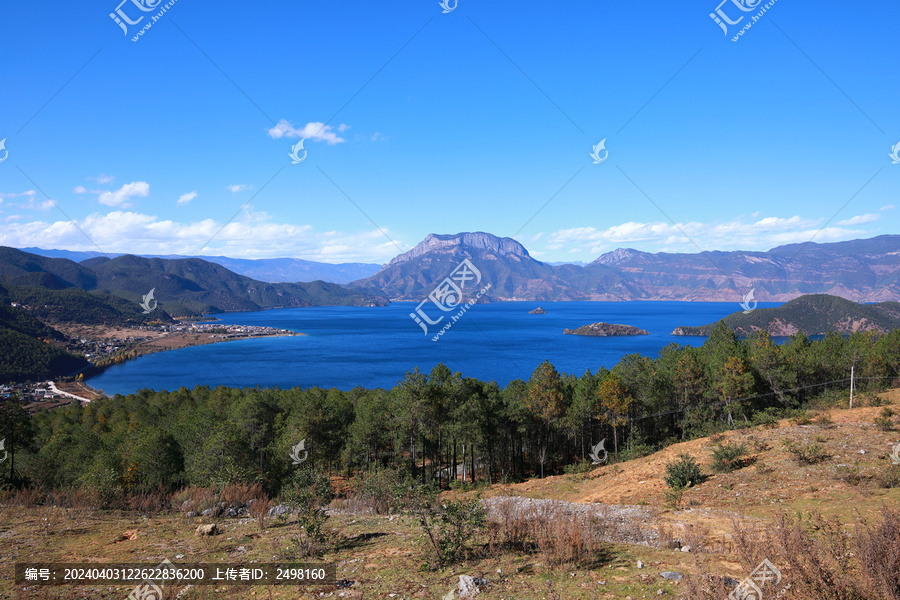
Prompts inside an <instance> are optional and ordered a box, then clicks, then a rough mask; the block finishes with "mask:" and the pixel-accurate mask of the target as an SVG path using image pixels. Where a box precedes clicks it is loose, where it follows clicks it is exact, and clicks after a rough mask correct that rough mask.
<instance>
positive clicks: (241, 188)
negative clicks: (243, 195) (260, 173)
mask: <svg viewBox="0 0 900 600" xmlns="http://www.w3.org/2000/svg"><path fill="white" fill-rule="evenodd" d="M225 189H226V190H231V193H232V194H237V193H238V192H243V191H244V190H249V189H250V186H249V185H247V184H245V183H240V184H237V185H226V186H225Z"/></svg>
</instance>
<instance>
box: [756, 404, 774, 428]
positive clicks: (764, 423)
mask: <svg viewBox="0 0 900 600" xmlns="http://www.w3.org/2000/svg"><path fill="white" fill-rule="evenodd" d="M775 413H776V410H775V409H773V408H767V409H766V410H763V411H760V412H755V413H753V416H752V417H751V421H750V422H751V423H752V424H753V426H755V427H765V428H766V429H774V428H775V427H778V416H777V415H776V414H775Z"/></svg>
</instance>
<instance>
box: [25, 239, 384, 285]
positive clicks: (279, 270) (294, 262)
mask: <svg viewBox="0 0 900 600" xmlns="http://www.w3.org/2000/svg"><path fill="white" fill-rule="evenodd" d="M21 250H22V251H23V252H28V253H30V254H37V255H39V256H44V257H47V258H67V259H69V260H72V261H75V262H82V261H85V260H89V259H92V258H98V257H107V258H117V257H119V256H125V254H126V253H116V252H112V253H104V252H76V251H72V250H46V249H43V248H21ZM136 256H137V255H136ZM140 258H165V259H170V260H178V259H184V258H200V259H202V260H205V261H207V262H211V263H215V264H217V265H221V266H223V267H225V268H226V269H228V270H229V271H233V272H235V273H237V274H238V275H244V276H245V277H251V278H253V279H257V280H259V281H266V282H269V283H295V282H311V281H327V282H329V283H341V284H343V283H350V282H351V281H354V280H356V279H362V278H364V277H369V276H371V275H374V274H375V273H377V272H378V270H379V269H380V268H381V265H379V264H374V263H336V264H332V263H323V262H316V261H312V260H303V259H300V258H258V259H248V258H230V257H228V256H201V257H196V256H182V255H177V254H171V255H140Z"/></svg>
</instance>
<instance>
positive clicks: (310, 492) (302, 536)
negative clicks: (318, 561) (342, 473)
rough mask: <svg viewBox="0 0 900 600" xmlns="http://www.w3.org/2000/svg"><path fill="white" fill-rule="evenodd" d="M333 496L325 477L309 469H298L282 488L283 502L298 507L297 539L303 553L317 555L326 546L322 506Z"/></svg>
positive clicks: (326, 515) (324, 518) (325, 518)
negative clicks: (284, 487)
mask: <svg viewBox="0 0 900 600" xmlns="http://www.w3.org/2000/svg"><path fill="white" fill-rule="evenodd" d="M332 498H334V494H333V493H332V491H331V483H330V482H329V480H328V476H327V475H326V474H325V473H323V472H321V471H315V470H313V469H311V468H306V469H298V470H297V471H296V472H295V473H294V475H293V477H292V478H291V481H290V483H289V484H288V486H287V487H286V489H283V490H282V499H283V500H284V503H285V504H286V505H288V506H290V507H292V508H296V509H297V528H298V531H297V542H298V543H299V545H300V550H301V553H302V554H304V555H316V554H319V553H321V552H322V551H323V550H324V549H325V546H326V544H327V542H328V536H327V534H326V533H325V523H326V522H327V521H328V514H327V513H326V512H325V505H326V504H328V503H329V502H331V499H332Z"/></svg>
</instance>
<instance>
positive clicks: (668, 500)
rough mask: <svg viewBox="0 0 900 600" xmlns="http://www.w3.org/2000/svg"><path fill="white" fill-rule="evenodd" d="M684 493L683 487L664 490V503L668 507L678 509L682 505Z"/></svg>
mask: <svg viewBox="0 0 900 600" xmlns="http://www.w3.org/2000/svg"><path fill="white" fill-rule="evenodd" d="M683 495H684V488H683V487H677V488H672V489H668V490H666V491H664V492H663V504H664V505H665V507H666V508H668V509H671V510H678V507H679V506H681V497H682V496H683Z"/></svg>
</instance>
